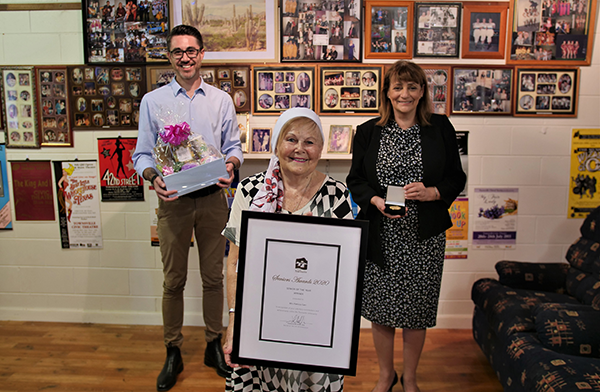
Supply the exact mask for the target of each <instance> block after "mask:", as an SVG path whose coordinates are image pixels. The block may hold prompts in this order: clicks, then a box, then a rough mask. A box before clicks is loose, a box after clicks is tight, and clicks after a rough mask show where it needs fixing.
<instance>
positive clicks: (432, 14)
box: [413, 3, 462, 57]
mask: <svg viewBox="0 0 600 392" xmlns="http://www.w3.org/2000/svg"><path fill="white" fill-rule="evenodd" d="M461 7H462V5H461V3H415V29H414V30H415V33H414V41H415V42H414V49H413V50H414V57H458V55H459V53H460V51H459V46H460V10H461Z"/></svg>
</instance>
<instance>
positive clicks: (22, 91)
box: [0, 66, 40, 148]
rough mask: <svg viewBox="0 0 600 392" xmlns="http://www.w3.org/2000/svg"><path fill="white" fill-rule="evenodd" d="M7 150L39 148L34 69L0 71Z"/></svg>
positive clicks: (0, 69)
mask: <svg viewBox="0 0 600 392" xmlns="http://www.w3.org/2000/svg"><path fill="white" fill-rule="evenodd" d="M0 73H1V76H2V80H1V82H0V91H2V112H3V113H2V116H3V117H4V122H5V123H4V133H5V142H6V148H39V147H40V138H39V133H38V129H39V127H38V116H37V106H38V105H37V91H36V81H35V70H34V67H30V66H16V67H3V68H0Z"/></svg>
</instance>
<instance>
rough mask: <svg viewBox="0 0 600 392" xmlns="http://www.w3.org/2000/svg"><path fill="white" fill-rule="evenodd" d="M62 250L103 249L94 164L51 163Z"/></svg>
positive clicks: (95, 166)
mask: <svg viewBox="0 0 600 392" xmlns="http://www.w3.org/2000/svg"><path fill="white" fill-rule="evenodd" d="M52 163H53V164H54V180H55V186H56V196H57V200H58V203H57V205H58V217H59V225H60V239H61V247H62V248H63V249H80V248H85V249H98V248H102V224H101V223H102V221H101V219H100V199H99V197H98V175H97V164H96V161H77V160H75V161H53V162H52Z"/></svg>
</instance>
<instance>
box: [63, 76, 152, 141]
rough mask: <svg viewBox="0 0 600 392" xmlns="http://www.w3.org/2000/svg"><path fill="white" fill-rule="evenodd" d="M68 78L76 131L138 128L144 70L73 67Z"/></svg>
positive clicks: (143, 86) (72, 118) (143, 85)
mask: <svg viewBox="0 0 600 392" xmlns="http://www.w3.org/2000/svg"><path fill="white" fill-rule="evenodd" d="M67 76H68V78H69V79H68V86H69V92H68V95H69V101H70V105H71V123H72V126H73V129H74V130H86V129H98V128H101V129H137V126H138V122H139V115H140V103H141V101H142V96H143V95H144V94H145V93H146V68H145V67H143V66H122V65H113V66H86V65H71V66H68V67H67Z"/></svg>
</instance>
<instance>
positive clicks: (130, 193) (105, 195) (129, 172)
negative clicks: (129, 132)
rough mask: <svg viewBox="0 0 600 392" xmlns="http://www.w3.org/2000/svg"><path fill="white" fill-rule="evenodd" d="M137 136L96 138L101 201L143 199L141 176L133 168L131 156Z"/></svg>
mask: <svg viewBox="0 0 600 392" xmlns="http://www.w3.org/2000/svg"><path fill="white" fill-rule="evenodd" d="M136 143H137V138H132V137H131V138H129V137H128V138H125V137H116V138H106V139H98V162H99V164H100V194H101V196H102V201H143V200H144V184H143V181H142V177H140V176H139V174H137V172H136V171H135V169H134V168H133V161H132V160H131V156H132V155H133V153H134V152H135V145H136Z"/></svg>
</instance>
